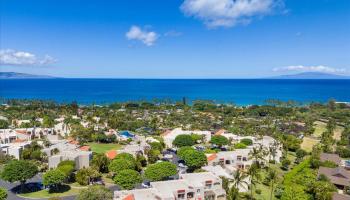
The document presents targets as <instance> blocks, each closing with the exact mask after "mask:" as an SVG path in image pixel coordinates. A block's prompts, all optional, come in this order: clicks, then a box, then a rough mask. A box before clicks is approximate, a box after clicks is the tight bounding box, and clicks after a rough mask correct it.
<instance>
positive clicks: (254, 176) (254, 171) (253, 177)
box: [248, 163, 261, 199]
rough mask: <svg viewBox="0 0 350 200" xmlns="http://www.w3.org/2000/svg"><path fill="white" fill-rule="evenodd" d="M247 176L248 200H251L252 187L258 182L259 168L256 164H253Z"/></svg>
mask: <svg viewBox="0 0 350 200" xmlns="http://www.w3.org/2000/svg"><path fill="white" fill-rule="evenodd" d="M248 175H249V178H250V198H251V199H253V186H254V185H256V183H257V182H258V181H259V180H260V178H261V176H260V168H259V166H258V164H257V163H253V164H252V165H251V166H250V168H249V170H248Z"/></svg>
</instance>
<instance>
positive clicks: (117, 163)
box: [108, 158, 136, 173]
mask: <svg viewBox="0 0 350 200" xmlns="http://www.w3.org/2000/svg"><path fill="white" fill-rule="evenodd" d="M108 169H109V171H110V172H114V173H119V172H120V171H123V170H126V169H136V163H135V162H134V161H131V160H129V159H123V158H119V159H114V160H112V162H111V163H110V164H109V166H108Z"/></svg>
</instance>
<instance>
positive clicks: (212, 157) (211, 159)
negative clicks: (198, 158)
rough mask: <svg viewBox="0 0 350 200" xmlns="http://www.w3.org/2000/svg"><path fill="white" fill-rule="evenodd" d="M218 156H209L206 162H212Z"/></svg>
mask: <svg viewBox="0 0 350 200" xmlns="http://www.w3.org/2000/svg"><path fill="white" fill-rule="evenodd" d="M217 157H218V156H217V155H216V153H213V154H211V155H210V156H208V157H207V160H208V161H213V160H214V159H215V158H217Z"/></svg>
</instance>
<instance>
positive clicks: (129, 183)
mask: <svg viewBox="0 0 350 200" xmlns="http://www.w3.org/2000/svg"><path fill="white" fill-rule="evenodd" d="M113 180H114V182H115V183H116V184H117V185H118V186H120V187H121V188H122V189H127V190H131V189H133V188H134V187H135V185H136V184H137V183H141V182H142V178H141V176H140V174H139V173H138V172H137V171H135V170H132V169H125V170H122V171H120V172H119V173H118V174H117V175H116V176H115V177H114V178H113Z"/></svg>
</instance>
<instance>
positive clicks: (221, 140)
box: [210, 135, 229, 147]
mask: <svg viewBox="0 0 350 200" xmlns="http://www.w3.org/2000/svg"><path fill="white" fill-rule="evenodd" d="M228 142H229V141H228V139H227V138H226V137H224V136H222V135H214V136H213V137H211V139H210V143H212V144H215V145H217V146H219V147H222V146H224V145H227V144H228Z"/></svg>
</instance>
